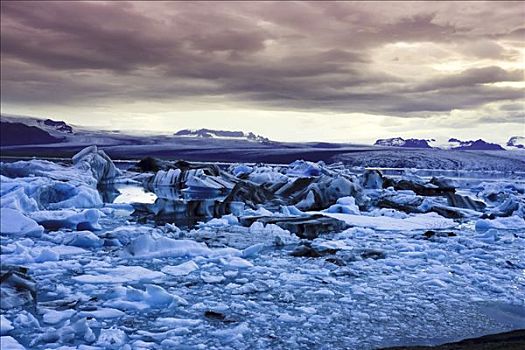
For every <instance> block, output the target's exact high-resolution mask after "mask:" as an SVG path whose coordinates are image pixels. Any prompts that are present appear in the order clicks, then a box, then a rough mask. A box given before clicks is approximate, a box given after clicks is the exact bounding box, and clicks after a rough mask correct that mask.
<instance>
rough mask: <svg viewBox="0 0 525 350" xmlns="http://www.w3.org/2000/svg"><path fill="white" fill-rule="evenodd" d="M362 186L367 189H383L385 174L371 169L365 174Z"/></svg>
mask: <svg viewBox="0 0 525 350" xmlns="http://www.w3.org/2000/svg"><path fill="white" fill-rule="evenodd" d="M361 184H362V186H363V187H364V188H367V189H381V188H383V174H381V172H380V171H379V170H375V169H370V170H366V171H365V172H364V173H363V176H362V178H361Z"/></svg>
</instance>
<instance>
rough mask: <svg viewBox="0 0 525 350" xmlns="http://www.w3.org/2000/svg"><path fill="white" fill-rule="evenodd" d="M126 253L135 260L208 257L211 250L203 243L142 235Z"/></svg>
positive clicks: (132, 243)
mask: <svg viewBox="0 0 525 350" xmlns="http://www.w3.org/2000/svg"><path fill="white" fill-rule="evenodd" d="M126 251H127V253H129V255H130V256H132V257H135V258H162V257H185V256H207V255H209V254H210V253H211V249H210V248H208V247H207V246H206V245H205V244H203V243H198V242H195V241H192V240H185V239H181V240H175V239H171V238H167V237H153V236H152V235H142V236H140V237H138V238H136V239H134V240H133V241H132V242H131V243H130V244H129V246H128V247H127V248H126Z"/></svg>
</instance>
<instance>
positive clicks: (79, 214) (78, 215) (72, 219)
mask: <svg viewBox="0 0 525 350" xmlns="http://www.w3.org/2000/svg"><path fill="white" fill-rule="evenodd" d="M29 215H30V217H31V219H33V220H35V221H36V222H38V223H39V224H41V225H43V226H44V227H45V228H47V229H50V230H58V229H61V228H69V229H73V230H100V229H101V226H100V225H99V223H98V220H99V219H100V217H101V216H102V213H101V212H100V210H98V209H85V210H80V211H77V210H72V209H64V210H54V211H50V210H42V211H36V212H33V213H30V214H29Z"/></svg>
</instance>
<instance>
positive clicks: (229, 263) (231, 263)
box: [220, 256, 253, 269]
mask: <svg viewBox="0 0 525 350" xmlns="http://www.w3.org/2000/svg"><path fill="white" fill-rule="evenodd" d="M220 261H221V264H223V265H224V266H226V267H230V268H234V269H242V268H247V267H252V266H253V264H252V263H251V262H249V261H248V260H245V259H243V258H239V257H237V256H232V257H228V258H222V259H221V260H220Z"/></svg>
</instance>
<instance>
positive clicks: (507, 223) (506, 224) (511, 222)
mask: <svg viewBox="0 0 525 350" xmlns="http://www.w3.org/2000/svg"><path fill="white" fill-rule="evenodd" d="M491 228H495V229H503V230H519V229H521V230H523V229H524V228H525V220H524V219H523V218H520V217H519V216H516V215H513V216H509V217H503V218H496V219H494V220H487V219H480V220H478V221H476V231H478V232H483V231H486V230H489V229H491Z"/></svg>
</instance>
